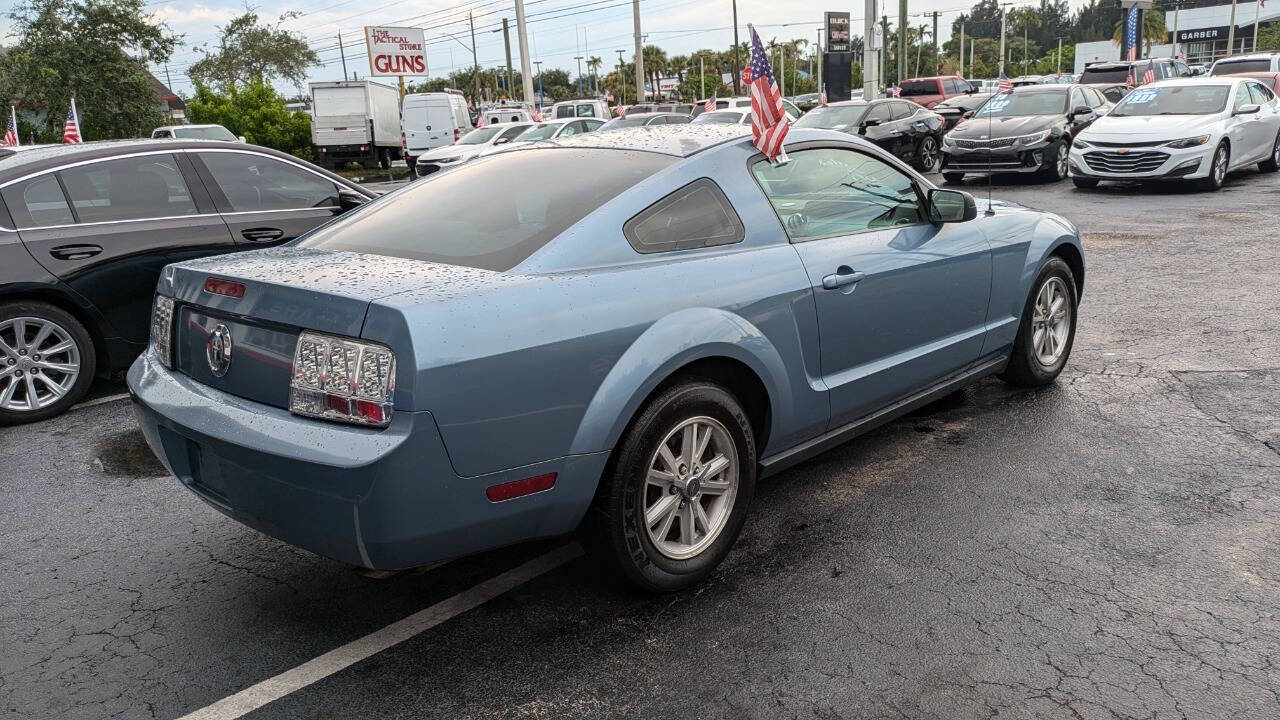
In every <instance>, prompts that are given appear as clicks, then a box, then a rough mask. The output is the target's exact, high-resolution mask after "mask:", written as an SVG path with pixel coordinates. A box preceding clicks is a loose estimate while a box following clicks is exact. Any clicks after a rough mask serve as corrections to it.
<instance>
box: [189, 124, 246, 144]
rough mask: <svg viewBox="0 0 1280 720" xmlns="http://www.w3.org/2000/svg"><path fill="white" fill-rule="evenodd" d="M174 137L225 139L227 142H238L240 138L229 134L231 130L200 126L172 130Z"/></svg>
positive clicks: (220, 127)
mask: <svg viewBox="0 0 1280 720" xmlns="http://www.w3.org/2000/svg"><path fill="white" fill-rule="evenodd" d="M173 135H174V137H180V138H187V139H188V140H225V141H227V142H238V141H239V140H240V138H238V137H236V136H235V135H232V134H231V131H230V130H228V129H226V128H224V127H222V126H215V127H200V128H178V129H176V130H174V131H173Z"/></svg>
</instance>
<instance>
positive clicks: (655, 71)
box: [641, 45, 667, 99]
mask: <svg viewBox="0 0 1280 720" xmlns="http://www.w3.org/2000/svg"><path fill="white" fill-rule="evenodd" d="M641 53H642V55H643V57H644V71H645V75H647V76H648V78H647V79H648V80H649V87H650V88H651V89H652V90H653V96H654V98H655V99H656V98H657V97H658V80H659V79H660V78H661V77H662V74H663V73H664V72H666V70H667V51H666V50H663V49H662V48H660V47H658V46H657V45H645V46H644V48H643V50H642V51H641Z"/></svg>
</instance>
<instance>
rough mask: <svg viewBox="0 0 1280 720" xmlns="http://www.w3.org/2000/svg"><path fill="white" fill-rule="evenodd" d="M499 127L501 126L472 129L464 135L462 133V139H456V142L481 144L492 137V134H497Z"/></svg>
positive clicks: (460, 143)
mask: <svg viewBox="0 0 1280 720" xmlns="http://www.w3.org/2000/svg"><path fill="white" fill-rule="evenodd" d="M501 129H502V128H500V127H484V128H479V129H476V130H472V131H471V132H469V133H467V134H466V135H463V136H462V139H461V140H459V141H458V144H459V145H482V144H484V143H486V142H489V138H491V137H493V136H494V135H497V134H498V131H499V130H501Z"/></svg>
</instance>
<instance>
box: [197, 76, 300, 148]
mask: <svg viewBox="0 0 1280 720" xmlns="http://www.w3.org/2000/svg"><path fill="white" fill-rule="evenodd" d="M284 105H285V99H284V98H283V97H282V96H281V95H280V94H279V93H277V92H276V91H275V89H274V88H272V87H271V86H270V85H265V84H262V83H254V84H251V85H247V86H244V87H242V88H240V89H238V90H235V91H233V92H230V93H220V92H218V91H216V90H214V89H213V88H211V87H209V86H208V85H205V84H204V83H203V82H199V81H197V82H196V92H195V95H194V96H193V97H191V98H189V99H188V100H187V116H188V117H189V118H190V119H191V122H194V123H217V124H219V125H222V126H223V127H225V128H227V129H228V130H230V131H231V132H233V133H235V134H236V135H243V136H244V139H245V140H247V141H249V142H251V143H253V144H254V145H263V146H265V147H269V148H274V149H276V150H280V151H282V152H287V153H291V154H293V155H296V156H297V157H300V158H304V159H310V158H311V116H309V115H307V114H306V113H305V112H293V113H291V112H289V111H288V110H286V109H285V107H284Z"/></svg>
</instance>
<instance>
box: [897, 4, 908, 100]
mask: <svg viewBox="0 0 1280 720" xmlns="http://www.w3.org/2000/svg"><path fill="white" fill-rule="evenodd" d="M906 79H907V0H898V84H902V81H903V80H906Z"/></svg>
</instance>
